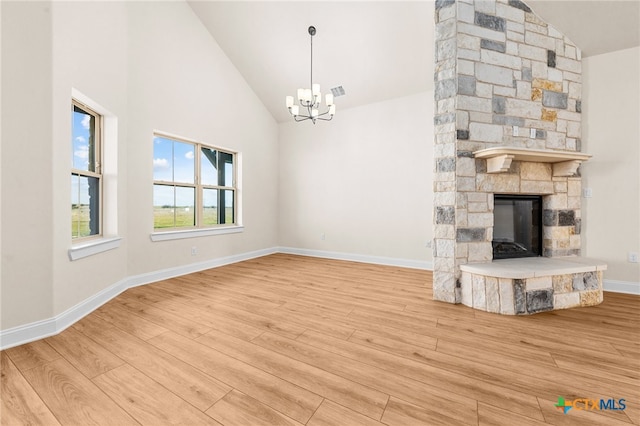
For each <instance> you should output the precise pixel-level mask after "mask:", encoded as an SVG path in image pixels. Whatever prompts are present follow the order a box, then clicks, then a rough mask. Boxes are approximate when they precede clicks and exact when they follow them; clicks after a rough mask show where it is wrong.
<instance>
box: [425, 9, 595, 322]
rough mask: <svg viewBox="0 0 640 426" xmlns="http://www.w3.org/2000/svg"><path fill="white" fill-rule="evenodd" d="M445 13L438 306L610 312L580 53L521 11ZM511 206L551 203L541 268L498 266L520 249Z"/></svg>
mask: <svg viewBox="0 0 640 426" xmlns="http://www.w3.org/2000/svg"><path fill="white" fill-rule="evenodd" d="M435 8H436V13H435V19H436V66H435V90H434V100H435V117H434V129H435V132H434V133H435V135H434V136H435V137H434V160H435V167H434V169H435V174H434V274H433V297H434V299H436V300H441V301H445V302H449V303H463V304H466V305H468V306H472V307H474V308H476V309H482V310H486V311H490V312H498V313H503V314H531V313H537V312H543V311H546V310H551V309H563V308H568V307H573V306H589V305H593V304H597V303H600V302H601V301H602V271H604V269H606V265H603V264H601V263H600V262H597V261H591V260H588V259H585V258H582V257H580V255H581V231H582V227H583V223H582V215H581V177H580V170H579V166H580V164H581V163H582V162H584V161H587V160H588V159H589V157H590V156H589V155H588V154H585V153H582V152H580V151H581V141H580V137H581V118H582V117H581V112H582V99H581V91H582V65H581V52H580V49H579V48H578V47H577V46H576V45H575V44H573V43H572V42H571V40H569V39H568V38H567V37H565V36H564V35H563V34H562V33H561V32H560V31H558V30H557V29H555V28H553V27H552V26H551V25H548V24H547V23H546V22H544V21H543V20H542V19H540V18H539V17H538V16H537V15H536V14H535V13H534V12H533V11H532V10H531V9H530V8H529V7H528V6H527V5H526V4H525V3H524V2H522V1H519V0H486V1H485V0H483V1H474V0H438V1H436V3H435ZM496 195H497V199H498V205H497V207H496ZM501 195H514V196H525V195H526V196H536V197H539V200H540V204H541V205H540V207H539V212H540V213H539V215H537V218H538V219H537V221H538V226H539V228H541V232H540V233H538V236H537V243H538V245H537V247H536V249H535V250H533V253H529V254H532V257H526V258H517V259H495V258H496V257H500V256H499V255H498V256H496V255H495V252H494V246H495V245H496V243H499V242H508V241H500V239H503V240H508V239H509V238H511V237H510V236H509V235H507V236H504V235H501V233H504V232H507V234H508V230H505V229H504V227H505V225H504V223H503V222H502V221H498V222H497V219H496V217H495V215H496V212H497V214H498V216H499V215H500V214H503V213H504V212H503V211H501V209H502V208H503V207H502V206H501V205H500V196H501ZM514 198H516V197H514ZM507 228H508V226H507ZM514 237H515V235H514ZM513 239H515V238H513ZM534 239H536V238H535V237H534V236H533V235H532V236H531V238H530V240H534ZM514 242H515V241H514ZM530 242H533V241H530ZM523 246H525V248H526V244H524V245H523ZM536 255H538V256H536ZM540 255H541V256H540Z"/></svg>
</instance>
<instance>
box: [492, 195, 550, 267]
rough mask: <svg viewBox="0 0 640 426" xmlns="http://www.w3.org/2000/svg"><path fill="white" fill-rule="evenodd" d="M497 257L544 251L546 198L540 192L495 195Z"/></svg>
mask: <svg viewBox="0 0 640 426" xmlns="http://www.w3.org/2000/svg"><path fill="white" fill-rule="evenodd" d="M493 204H494V207H493V209H494V210H493V258H494V259H509V258H517V257H537V256H540V255H541V254H542V198H541V197H540V196H537V195H499V194H496V195H494V203H493Z"/></svg>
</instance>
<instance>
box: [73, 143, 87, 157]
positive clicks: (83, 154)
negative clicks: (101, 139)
mask: <svg viewBox="0 0 640 426" xmlns="http://www.w3.org/2000/svg"><path fill="white" fill-rule="evenodd" d="M73 155H75V156H76V157H78V158H82V159H83V160H86V159H88V158H89V147H88V146H86V145H85V146H81V147H79V148H78V149H77V150H75V151H73Z"/></svg>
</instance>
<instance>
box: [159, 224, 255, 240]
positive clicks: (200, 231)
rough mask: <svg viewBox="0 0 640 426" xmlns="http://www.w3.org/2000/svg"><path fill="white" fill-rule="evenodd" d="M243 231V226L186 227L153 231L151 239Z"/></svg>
mask: <svg viewBox="0 0 640 426" xmlns="http://www.w3.org/2000/svg"><path fill="white" fill-rule="evenodd" d="M243 231H244V226H237V225H234V226H226V227H224V228H204V229H187V230H181V231H165V232H154V233H153V234H151V241H168V240H181V239H184V238H197V237H207V236H209V235H224V234H236V233H239V232H243Z"/></svg>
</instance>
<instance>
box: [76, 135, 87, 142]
mask: <svg viewBox="0 0 640 426" xmlns="http://www.w3.org/2000/svg"><path fill="white" fill-rule="evenodd" d="M76 141H77V142H80V143H86V142H87V140H86V139H85V138H84V136H78V137H77V138H76Z"/></svg>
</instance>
